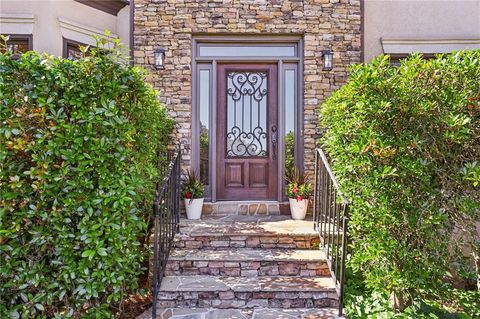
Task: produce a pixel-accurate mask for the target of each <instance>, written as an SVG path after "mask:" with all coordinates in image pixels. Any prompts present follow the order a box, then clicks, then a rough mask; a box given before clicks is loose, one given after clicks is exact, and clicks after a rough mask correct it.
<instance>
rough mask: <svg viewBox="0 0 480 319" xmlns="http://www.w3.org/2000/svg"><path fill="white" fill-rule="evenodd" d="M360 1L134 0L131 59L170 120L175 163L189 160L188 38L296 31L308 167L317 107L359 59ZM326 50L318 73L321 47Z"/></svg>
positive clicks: (314, 136)
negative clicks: (327, 57) (177, 151)
mask: <svg viewBox="0 0 480 319" xmlns="http://www.w3.org/2000/svg"><path fill="white" fill-rule="evenodd" d="M360 1H361V0H135V17H134V23H135V27H134V28H135V31H134V58H135V63H136V64H137V65H141V66H145V67H147V68H148V69H150V75H149V77H148V82H150V83H152V84H153V86H154V87H155V88H156V89H157V90H158V91H159V92H160V100H161V102H163V103H164V104H165V105H166V106H167V107H168V109H169V110H170V114H171V116H173V117H174V118H175V120H176V130H175V134H174V139H175V140H174V143H175V144H179V145H180V148H181V150H182V154H183V156H182V164H183V167H184V168H188V166H189V165H190V159H191V106H192V98H191V97H192V95H191V92H192V85H191V76H192V59H191V57H192V37H193V36H194V35H195V34H196V33H210V34H229V33H230V34H264V35H268V34H286V35H291V34H302V35H303V37H304V148H305V167H306V168H307V170H308V171H311V170H312V169H313V165H314V152H313V150H314V148H315V146H316V139H317V138H318V133H319V129H318V106H319V105H320V104H321V103H322V102H323V101H324V99H325V98H326V97H328V96H329V95H330V94H331V92H332V90H335V89H337V88H338V87H340V86H341V85H342V84H343V83H345V81H346V77H347V67H348V65H350V64H352V63H358V62H360V56H361V39H360V38H361V36H360V27H361V9H360ZM155 48H165V49H167V51H166V61H165V63H166V67H165V70H161V71H156V70H155V69H154V68H153V50H154V49H155ZM329 48H330V49H331V50H333V52H334V69H333V70H332V71H323V70H322V66H323V60H322V57H321V51H322V50H325V49H329Z"/></svg>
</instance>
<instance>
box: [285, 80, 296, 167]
mask: <svg viewBox="0 0 480 319" xmlns="http://www.w3.org/2000/svg"><path fill="white" fill-rule="evenodd" d="M294 167H295V70H285V172H286V173H287V174H288V173H290V172H291V171H293V169H294Z"/></svg>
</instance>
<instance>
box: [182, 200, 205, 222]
mask: <svg viewBox="0 0 480 319" xmlns="http://www.w3.org/2000/svg"><path fill="white" fill-rule="evenodd" d="M184 202H185V209H186V211H187V218H188V219H200V217H201V216H202V207H203V198H195V199H190V198H185V199H184Z"/></svg>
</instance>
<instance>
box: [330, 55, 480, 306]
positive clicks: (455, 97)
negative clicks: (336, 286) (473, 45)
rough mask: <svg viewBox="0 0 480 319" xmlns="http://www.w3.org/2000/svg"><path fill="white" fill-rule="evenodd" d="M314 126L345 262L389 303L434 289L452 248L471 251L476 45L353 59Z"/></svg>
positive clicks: (476, 155)
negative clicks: (338, 202)
mask: <svg viewBox="0 0 480 319" xmlns="http://www.w3.org/2000/svg"><path fill="white" fill-rule="evenodd" d="M321 123H322V126H323V127H325V128H326V133H325V135H324V136H323V138H322V140H321V142H322V144H323V147H324V148H325V149H326V150H327V152H328V154H329V156H330V157H331V159H332V161H333V169H334V171H335V173H336V175H337V176H338V179H339V182H340V185H341V187H342V190H343V193H344V194H345V195H346V197H347V198H348V199H349V201H351V203H352V206H351V222H350V234H351V247H350V248H351V252H352V256H351V259H350V261H349V267H351V268H352V270H353V271H354V272H356V273H357V274H360V275H361V277H362V280H363V283H362V285H364V288H365V289H367V290H369V291H377V292H379V293H382V294H384V295H386V296H394V297H395V298H396V301H397V303H396V306H397V309H398V308H399V309H403V308H404V307H406V306H407V305H409V304H411V302H412V300H418V299H420V298H424V297H427V296H433V297H435V296H439V295H440V292H439V291H440V290H441V287H443V286H444V279H445V277H446V276H447V275H448V274H449V270H451V267H452V261H453V259H458V258H457V257H458V255H459V254H460V253H459V252H455V248H462V249H463V248H467V249H468V251H470V252H473V253H474V254H475V253H476V254H477V256H478V251H479V246H478V241H476V240H478V239H475V225H474V224H475V221H478V220H479V215H480V185H479V183H480V51H471V52H459V53H455V54H451V55H446V56H441V57H438V58H436V59H433V60H425V59H423V58H422V57H421V56H420V55H413V56H412V57H410V58H408V59H406V60H404V61H403V62H402V63H401V65H400V66H398V67H392V66H390V65H389V58H388V57H387V56H382V57H379V58H377V59H376V60H374V61H373V62H372V63H371V64H366V65H357V66H353V67H352V68H351V76H350V78H349V81H348V83H347V84H346V85H345V86H343V87H342V88H341V89H340V90H338V91H336V92H335V93H334V94H333V96H332V97H331V98H329V99H328V101H327V102H326V103H325V104H323V106H322V109H321ZM453 231H456V232H461V235H462V236H452V232H453ZM455 238H456V239H458V242H455V244H452V245H449V243H451V242H452V241H453V240H455ZM466 246H468V247H466ZM470 257H472V255H470ZM472 259H473V258H470V265H472V264H473V261H472Z"/></svg>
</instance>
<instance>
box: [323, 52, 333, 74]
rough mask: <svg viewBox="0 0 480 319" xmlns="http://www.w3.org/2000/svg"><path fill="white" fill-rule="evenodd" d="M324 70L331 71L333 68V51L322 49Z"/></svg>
mask: <svg viewBox="0 0 480 319" xmlns="http://www.w3.org/2000/svg"><path fill="white" fill-rule="evenodd" d="M322 58H323V70H324V71H331V70H332V69H333V52H332V51H330V50H325V51H322Z"/></svg>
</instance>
